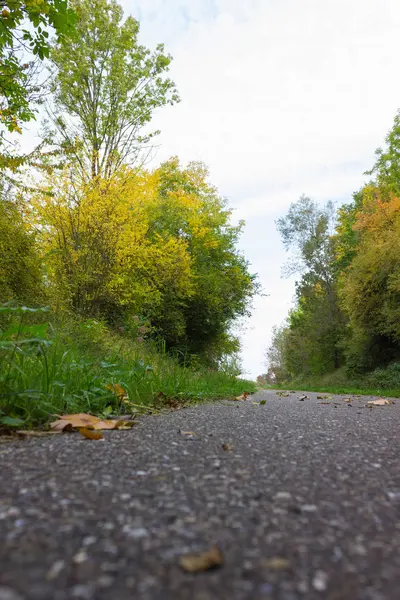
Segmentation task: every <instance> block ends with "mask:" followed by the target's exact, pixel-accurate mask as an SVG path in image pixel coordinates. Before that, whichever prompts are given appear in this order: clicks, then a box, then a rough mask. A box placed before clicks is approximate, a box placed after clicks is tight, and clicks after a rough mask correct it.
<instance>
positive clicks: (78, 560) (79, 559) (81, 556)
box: [72, 549, 88, 565]
mask: <svg viewBox="0 0 400 600" xmlns="http://www.w3.org/2000/svg"><path fill="white" fill-rule="evenodd" d="M87 559H88V555H87V552H86V550H83V549H82V550H79V552H77V553H76V554H75V556H74V557H73V559H72V560H73V561H74V563H75V564H77V565H80V564H82V563H84V562H85V561H86V560H87Z"/></svg>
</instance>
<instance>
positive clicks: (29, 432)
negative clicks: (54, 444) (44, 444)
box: [16, 429, 61, 437]
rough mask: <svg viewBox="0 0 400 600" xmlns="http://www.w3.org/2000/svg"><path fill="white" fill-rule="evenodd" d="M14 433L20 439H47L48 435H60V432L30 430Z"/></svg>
mask: <svg viewBox="0 0 400 600" xmlns="http://www.w3.org/2000/svg"><path fill="white" fill-rule="evenodd" d="M16 433H17V434H18V435H20V436H21V437H47V436H49V435H56V434H57V433H61V431H35V430H30V429H28V430H25V429H18V431H16Z"/></svg>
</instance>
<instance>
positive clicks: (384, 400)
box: [367, 398, 392, 406]
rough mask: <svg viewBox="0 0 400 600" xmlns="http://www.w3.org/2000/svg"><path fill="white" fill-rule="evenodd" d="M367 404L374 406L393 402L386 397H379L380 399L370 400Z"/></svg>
mask: <svg viewBox="0 0 400 600" xmlns="http://www.w3.org/2000/svg"><path fill="white" fill-rule="evenodd" d="M367 404H372V405H373V406H385V405H386V404H392V403H391V401H390V400H386V399H385V398H378V400H368V402H367Z"/></svg>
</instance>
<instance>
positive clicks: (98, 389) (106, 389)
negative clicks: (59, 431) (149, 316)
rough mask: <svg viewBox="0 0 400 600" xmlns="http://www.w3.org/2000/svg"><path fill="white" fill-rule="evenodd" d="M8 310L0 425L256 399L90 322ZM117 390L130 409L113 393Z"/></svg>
mask: <svg viewBox="0 0 400 600" xmlns="http://www.w3.org/2000/svg"><path fill="white" fill-rule="evenodd" d="M13 310H14V312H13V314H11V315H10V312H11V311H10V309H9V308H8V309H6V310H4V311H3V314H2V315H0V316H2V322H1V323H0V328H1V333H0V423H3V425H8V426H12V425H13V424H14V425H15V426H19V427H25V428H26V427H30V426H36V425H39V424H43V423H46V422H47V421H48V420H50V419H52V415H54V414H66V413H67V414H69V413H77V412H88V413H91V414H95V415H111V414H123V413H127V412H129V410H135V409H139V410H140V408H143V409H145V408H151V407H155V406H157V407H159V408H161V407H163V406H171V405H172V406H173V405H174V404H176V403H177V402H179V403H181V404H182V403H186V402H196V401H202V400H213V399H218V398H223V397H229V396H236V395H239V394H241V393H243V392H244V391H248V392H252V391H255V384H254V383H252V382H249V381H245V380H240V379H237V378H236V377H234V376H232V375H230V374H228V373H226V372H218V371H210V370H205V369H197V370H193V369H190V368H186V367H183V366H181V365H179V364H178V362H177V361H176V360H174V359H173V358H172V357H170V356H168V355H166V354H165V353H163V352H160V351H157V350H156V348H155V347H154V346H153V347H152V346H151V345H148V344H146V343H140V344H139V343H138V342H133V341H132V339H130V338H129V337H128V336H125V335H123V334H117V333H115V332H114V331H111V330H109V329H108V328H106V327H105V326H104V325H103V324H101V323H99V322H97V321H93V320H91V321H77V320H75V321H74V320H68V321H66V322H64V323H56V322H54V320H53V321H51V320H49V321H47V320H45V319H46V317H47V318H48V314H46V313H44V312H41V311H40V310H33V309H26V308H19V309H13ZM116 384H118V386H121V388H123V390H124V392H125V393H126V395H127V397H128V399H129V402H130V404H128V403H127V402H124V401H123V400H122V398H121V397H120V396H119V395H118V394H116V393H115V389H116V388H115V385H116ZM125 400H126V398H125ZM132 405H136V406H135V407H132Z"/></svg>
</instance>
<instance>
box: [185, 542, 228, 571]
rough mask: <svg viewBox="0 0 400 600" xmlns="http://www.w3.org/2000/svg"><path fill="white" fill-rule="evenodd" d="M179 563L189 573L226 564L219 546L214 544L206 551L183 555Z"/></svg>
mask: <svg viewBox="0 0 400 600" xmlns="http://www.w3.org/2000/svg"><path fill="white" fill-rule="evenodd" d="M179 564H180V566H181V567H182V569H183V570H184V571H187V572H188V573H199V572H201V571H208V570H209V569H215V568H216V567H220V566H221V565H223V564H224V559H223V556H222V552H221V550H220V549H219V548H218V546H213V547H212V548H210V550H207V551H206V552H201V553H199V554H187V555H186V556H181V558H180V560H179Z"/></svg>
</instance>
